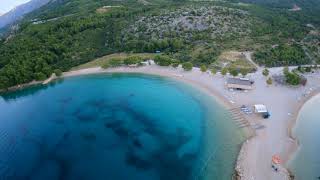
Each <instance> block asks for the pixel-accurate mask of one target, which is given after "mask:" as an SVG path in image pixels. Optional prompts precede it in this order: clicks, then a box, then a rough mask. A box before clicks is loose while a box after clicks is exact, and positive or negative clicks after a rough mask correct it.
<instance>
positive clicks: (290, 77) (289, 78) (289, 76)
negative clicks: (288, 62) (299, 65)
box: [285, 72, 301, 86]
mask: <svg viewBox="0 0 320 180" xmlns="http://www.w3.org/2000/svg"><path fill="white" fill-rule="evenodd" d="M285 77H286V82H287V83H288V84H290V85H293V86H296V85H299V84H300V82H301V78H300V76H299V75H298V74H296V73H292V72H288V73H286V74H285Z"/></svg>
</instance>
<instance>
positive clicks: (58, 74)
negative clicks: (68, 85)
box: [53, 69, 62, 77]
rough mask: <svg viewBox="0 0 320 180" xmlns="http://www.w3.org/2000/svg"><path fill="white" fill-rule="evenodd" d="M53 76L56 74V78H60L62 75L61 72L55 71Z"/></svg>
mask: <svg viewBox="0 0 320 180" xmlns="http://www.w3.org/2000/svg"><path fill="white" fill-rule="evenodd" d="M53 72H54V74H56V76H58V77H60V76H61V75H62V71H61V70H60V69H55V70H54V71H53Z"/></svg>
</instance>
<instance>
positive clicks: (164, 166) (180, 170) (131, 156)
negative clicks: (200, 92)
mask: <svg viewBox="0 0 320 180" xmlns="http://www.w3.org/2000/svg"><path fill="white" fill-rule="evenodd" d="M117 107H118V108H119V109H118V111H122V112H123V114H125V115H126V116H127V117H131V119H133V120H134V125H128V123H129V122H128V121H126V120H123V119H121V117H117V116H116V115H115V114H114V115H113V116H111V117H110V118H109V119H107V122H106V123H105V124H104V126H105V128H107V129H111V130H112V131H113V132H114V133H115V134H116V135H117V136H119V138H121V139H122V142H126V143H127V145H126V146H127V153H126V163H127V164H128V165H130V166H133V167H135V168H137V169H140V170H148V169H155V170H157V171H158V173H159V174H160V177H161V178H160V179H189V178H190V175H191V170H192V168H193V166H192V165H193V164H192V162H194V160H195V159H196V158H197V153H196V152H190V153H186V154H184V155H182V156H181V155H179V154H178V151H179V150H180V148H181V147H182V146H183V145H184V144H186V143H188V142H189V141H190V140H191V138H192V137H191V135H188V133H187V131H186V130H184V129H183V128H177V129H176V132H175V133H168V132H166V131H165V130H164V129H161V128H159V127H158V126H157V124H155V123H154V122H157V121H158V120H156V119H152V118H150V117H148V116H146V115H145V114H143V113H139V112H137V111H135V110H134V109H133V108H131V107H130V106H129V105H128V104H126V103H121V104H118V106H117ZM150 146H151V147H150ZM168 172H171V173H168Z"/></svg>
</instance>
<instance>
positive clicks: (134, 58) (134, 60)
mask: <svg viewBox="0 0 320 180" xmlns="http://www.w3.org/2000/svg"><path fill="white" fill-rule="evenodd" d="M141 61H142V58H141V57H139V56H131V57H127V58H125V59H124V60H123V63H124V64H125V65H132V64H139V63H140V62H141Z"/></svg>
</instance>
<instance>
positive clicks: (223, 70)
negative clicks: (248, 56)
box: [221, 68, 228, 76]
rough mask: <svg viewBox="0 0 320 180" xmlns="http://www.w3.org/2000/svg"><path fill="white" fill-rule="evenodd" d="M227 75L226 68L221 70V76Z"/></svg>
mask: <svg viewBox="0 0 320 180" xmlns="http://www.w3.org/2000/svg"><path fill="white" fill-rule="evenodd" d="M227 73H228V69H227V68H222V70H221V74H222V75H224V76H225V75H226V74H227Z"/></svg>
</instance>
